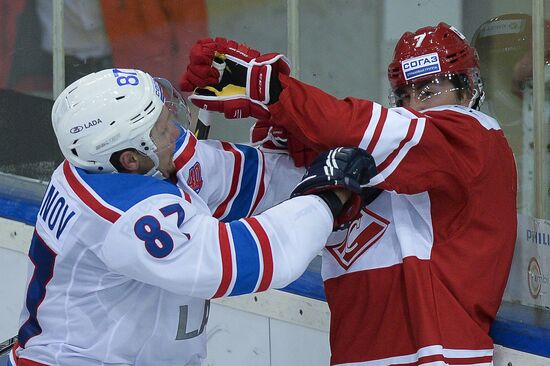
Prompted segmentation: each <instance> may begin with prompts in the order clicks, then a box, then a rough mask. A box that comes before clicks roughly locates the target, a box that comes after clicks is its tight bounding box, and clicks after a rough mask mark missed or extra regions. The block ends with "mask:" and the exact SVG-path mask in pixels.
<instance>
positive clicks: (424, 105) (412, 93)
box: [398, 78, 467, 111]
mask: <svg viewBox="0 0 550 366" xmlns="http://www.w3.org/2000/svg"><path fill="white" fill-rule="evenodd" d="M398 93H399V95H398V98H399V100H400V102H401V104H400V106H402V107H410V108H413V109H415V110H417V111H422V110H425V109H429V108H433V107H438V106H441V105H462V104H463V103H464V100H460V99H459V95H460V94H459V90H458V89H457V88H456V87H455V86H454V84H453V83H452V82H451V81H450V80H448V79H445V78H435V79H433V80H429V81H427V82H425V83H420V84H417V85H414V86H405V87H404V88H402V89H401V90H400V91H399V92H398ZM466 105H467V102H466Z"/></svg>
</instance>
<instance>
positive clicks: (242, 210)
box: [223, 144, 260, 222]
mask: <svg viewBox="0 0 550 366" xmlns="http://www.w3.org/2000/svg"><path fill="white" fill-rule="evenodd" d="M234 146H235V148H236V149H237V150H239V151H241V152H242V153H243V155H244V168H243V174H242V178H241V185H240V188H239V192H238V193H237V197H235V200H233V204H232V205H231V210H230V211H229V213H228V214H227V216H226V217H224V219H223V221H224V222H229V221H233V220H238V219H241V218H243V217H246V216H247V215H248V213H249V212H250V209H251V207H252V203H253V202H252V200H253V198H254V193H255V192H256V190H257V186H256V184H257V177H258V167H259V166H258V164H259V160H260V158H259V153H260V152H259V151H258V149H255V148H253V147H250V146H246V145H240V144H235V145H234Z"/></svg>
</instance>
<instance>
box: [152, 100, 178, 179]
mask: <svg viewBox="0 0 550 366" xmlns="http://www.w3.org/2000/svg"><path fill="white" fill-rule="evenodd" d="M175 123H176V122H175V121H174V116H173V115H172V113H170V112H169V111H168V108H166V107H164V108H163V109H162V113H161V114H160V117H159V119H158V120H157V123H155V126H154V127H153V129H152V130H151V139H152V140H153V142H154V143H155V145H156V146H157V151H156V154H157V156H158V158H159V166H158V168H157V169H158V170H159V171H160V172H161V173H162V175H164V177H169V176H170V175H172V174H173V173H174V172H175V167H174V162H173V157H174V148H175V143H176V140H177V138H178V136H179V130H178V128H177V127H176V124H175Z"/></svg>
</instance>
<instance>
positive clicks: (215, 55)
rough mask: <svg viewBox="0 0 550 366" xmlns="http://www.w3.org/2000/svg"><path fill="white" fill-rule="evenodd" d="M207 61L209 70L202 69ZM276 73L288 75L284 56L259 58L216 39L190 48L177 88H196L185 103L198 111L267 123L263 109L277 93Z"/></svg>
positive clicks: (261, 56) (267, 115)
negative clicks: (205, 110)
mask: <svg viewBox="0 0 550 366" xmlns="http://www.w3.org/2000/svg"><path fill="white" fill-rule="evenodd" d="M207 60H210V64H209V65H210V68H206V66H208V65H207V64H205V62H208V61H207ZM279 73H283V74H285V75H289V74H290V66H289V62H288V60H287V58H286V57H285V56H284V55H282V54H277V53H270V54H266V55H259V52H258V51H255V50H251V49H250V48H248V47H247V46H246V45H242V44H238V43H236V42H234V41H227V40H225V39H223V38H216V40H214V41H213V43H212V42H210V43H209V42H206V41H205V42H203V43H200V44H199V45H195V46H194V47H193V50H192V52H191V56H190V65H189V66H188V68H187V72H186V73H185V75H184V76H183V78H182V82H181V87H182V89H183V90H189V89H190V87H191V86H193V85H194V86H196V87H197V88H196V89H195V90H194V93H193V95H191V96H190V97H189V100H191V102H192V103H193V104H195V105H196V106H198V107H199V108H203V109H207V110H209V111H217V112H222V113H224V115H225V117H226V118H246V117H255V118H259V119H268V118H269V117H270V113H269V110H268V108H267V105H268V104H269V103H272V102H275V101H277V100H278V97H279V94H280V93H281V84H280V82H279V78H278V75H279ZM216 75H217V76H218V81H217V82H216V83H214V81H215V76H216Z"/></svg>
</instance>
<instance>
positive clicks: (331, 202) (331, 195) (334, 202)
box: [314, 190, 344, 220]
mask: <svg viewBox="0 0 550 366" xmlns="http://www.w3.org/2000/svg"><path fill="white" fill-rule="evenodd" d="M314 195H316V196H318V197H319V198H321V199H322V200H323V201H325V203H326V204H327V206H328V208H329V209H330V212H332V216H333V217H334V219H335V220H336V218H337V217H338V216H339V215H340V213H342V209H343V208H344V204H343V203H342V201H341V200H340V198H338V196H337V195H336V193H335V192H334V191H330V190H327V191H321V192H315V193H314Z"/></svg>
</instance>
